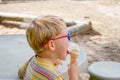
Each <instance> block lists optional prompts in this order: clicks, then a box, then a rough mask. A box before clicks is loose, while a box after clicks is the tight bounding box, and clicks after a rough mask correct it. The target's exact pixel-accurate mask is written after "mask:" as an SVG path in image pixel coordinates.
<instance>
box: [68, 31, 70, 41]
mask: <svg viewBox="0 0 120 80" xmlns="http://www.w3.org/2000/svg"><path fill="white" fill-rule="evenodd" d="M68 40H69V41H70V33H68Z"/></svg>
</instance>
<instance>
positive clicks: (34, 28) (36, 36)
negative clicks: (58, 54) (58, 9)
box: [26, 16, 65, 54]
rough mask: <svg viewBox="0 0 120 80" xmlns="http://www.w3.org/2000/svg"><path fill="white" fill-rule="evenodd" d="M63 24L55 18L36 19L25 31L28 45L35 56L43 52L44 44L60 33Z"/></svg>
mask: <svg viewBox="0 0 120 80" xmlns="http://www.w3.org/2000/svg"><path fill="white" fill-rule="evenodd" d="M63 25H65V22H64V21H63V20H62V19H60V18H58V17H56V16H44V17H38V18H36V19H35V20H34V21H33V22H32V23H31V25H30V26H29V27H28V28H27V30H26V37H27V41H28V43H29V45H30V46H31V48H32V49H33V50H34V51H35V53H36V54H39V53H41V52H42V51H44V50H45V48H44V43H45V42H46V41H49V40H50V39H52V38H55V37H56V36H58V35H59V34H60V33H61V30H62V26H63Z"/></svg>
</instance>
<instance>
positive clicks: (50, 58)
mask: <svg viewBox="0 0 120 80" xmlns="http://www.w3.org/2000/svg"><path fill="white" fill-rule="evenodd" d="M40 54H41V55H38V56H37V59H38V60H43V61H46V62H48V63H50V64H53V65H54V64H55V63H56V59H55V57H54V56H53V55H50V53H48V54H47V53H40Z"/></svg>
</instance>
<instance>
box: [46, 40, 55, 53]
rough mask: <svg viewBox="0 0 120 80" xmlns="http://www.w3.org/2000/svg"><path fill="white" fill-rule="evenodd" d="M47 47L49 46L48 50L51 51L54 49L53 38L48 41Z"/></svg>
mask: <svg viewBox="0 0 120 80" xmlns="http://www.w3.org/2000/svg"><path fill="white" fill-rule="evenodd" d="M48 48H49V49H50V50H52V51H54V50H55V44H54V41H53V40H50V41H49V42H48Z"/></svg>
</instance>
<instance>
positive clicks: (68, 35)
mask: <svg viewBox="0 0 120 80" xmlns="http://www.w3.org/2000/svg"><path fill="white" fill-rule="evenodd" d="M61 38H67V39H68V41H70V39H71V37H70V33H68V34H67V35H65V36H59V37H56V38H53V39H50V40H57V39H61ZM47 43H48V41H47V42H45V43H44V44H47Z"/></svg>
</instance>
